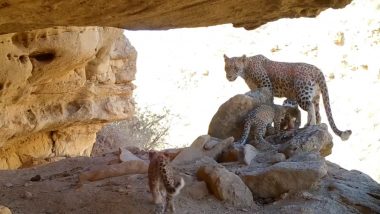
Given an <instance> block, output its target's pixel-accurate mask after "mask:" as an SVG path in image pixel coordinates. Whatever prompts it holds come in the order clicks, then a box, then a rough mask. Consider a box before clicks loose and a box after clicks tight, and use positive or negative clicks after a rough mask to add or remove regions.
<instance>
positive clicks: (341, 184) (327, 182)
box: [262, 161, 380, 214]
mask: <svg viewBox="0 0 380 214" xmlns="http://www.w3.org/2000/svg"><path fill="white" fill-rule="evenodd" d="M326 164H327V170H328V173H327V175H326V176H325V177H323V178H322V179H321V182H320V184H319V185H318V188H314V189H311V190H310V191H309V192H307V193H305V192H304V193H300V194H298V193H296V194H289V195H288V196H287V197H285V198H283V199H282V200H279V201H276V202H275V203H272V204H269V205H267V206H264V207H263V212H262V213H289V214H293V213H380V185H379V184H378V183H377V182H376V181H374V180H373V179H371V178H370V177H369V176H368V175H366V174H364V173H362V172H359V171H356V170H351V171H348V170H345V169H343V168H341V167H339V166H338V165H336V164H333V163H330V162H328V161H327V162H326Z"/></svg>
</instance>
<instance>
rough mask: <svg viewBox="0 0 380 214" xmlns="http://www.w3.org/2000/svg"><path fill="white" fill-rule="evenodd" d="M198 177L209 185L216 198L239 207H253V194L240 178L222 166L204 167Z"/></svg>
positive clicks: (200, 169)
mask: <svg viewBox="0 0 380 214" xmlns="http://www.w3.org/2000/svg"><path fill="white" fill-rule="evenodd" d="M197 177H198V178H199V179H200V180H203V181H205V182H206V183H207V186H208V188H209V190H210V191H211V192H212V193H213V194H214V195H215V197H216V198H218V199H219V200H222V201H226V202H228V203H232V204H233V205H234V206H237V207H249V206H251V205H253V198H252V194H251V192H250V191H249V189H248V187H247V186H246V185H245V184H244V183H243V182H242V180H241V179H240V178H239V176H237V175H235V174H234V173H232V172H230V171H228V170H227V169H226V168H224V167H223V166H221V165H212V166H202V167H200V168H199V170H198V172H197Z"/></svg>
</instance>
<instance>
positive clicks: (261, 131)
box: [255, 124, 267, 144]
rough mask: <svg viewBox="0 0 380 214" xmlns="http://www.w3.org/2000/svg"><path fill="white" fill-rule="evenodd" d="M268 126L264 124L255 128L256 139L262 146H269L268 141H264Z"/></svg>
mask: <svg viewBox="0 0 380 214" xmlns="http://www.w3.org/2000/svg"><path fill="white" fill-rule="evenodd" d="M266 130H267V126H266V125H264V124H257V125H256V126H255V138H256V139H257V141H258V142H259V143H260V144H267V141H266V140H265V139H264V135H265V132H266Z"/></svg>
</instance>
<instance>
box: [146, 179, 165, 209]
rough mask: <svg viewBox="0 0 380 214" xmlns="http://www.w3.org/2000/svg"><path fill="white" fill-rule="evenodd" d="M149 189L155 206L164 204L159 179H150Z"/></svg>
mask: <svg viewBox="0 0 380 214" xmlns="http://www.w3.org/2000/svg"><path fill="white" fill-rule="evenodd" d="M149 189H150V191H151V193H152V196H153V202H154V203H155V204H162V195H161V192H160V181H159V178H157V177H154V178H152V177H149Z"/></svg>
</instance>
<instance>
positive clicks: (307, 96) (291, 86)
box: [224, 55, 352, 140]
mask: <svg viewBox="0 0 380 214" xmlns="http://www.w3.org/2000/svg"><path fill="white" fill-rule="evenodd" d="M224 61H225V71H226V77H227V79H228V80H229V81H234V80H235V79H236V78H237V77H238V76H240V77H242V78H243V79H244V80H245V82H246V83H247V85H248V87H249V88H250V89H251V90H254V89H256V88H263V87H266V88H269V89H270V90H271V91H272V93H273V96H275V97H286V98H288V99H289V100H294V101H296V102H297V103H298V105H299V106H300V107H301V108H302V109H303V110H305V111H307V124H306V125H315V124H320V123H321V116H320V113H319V100H320V94H322V98H323V103H324V106H325V111H326V115H327V119H328V121H329V124H330V126H331V128H332V130H333V131H334V133H335V134H336V135H338V136H339V137H340V138H341V139H342V140H348V138H349V137H350V136H351V134H352V131H351V130H346V131H340V130H339V129H338V128H337V127H336V125H335V122H334V120H333V117H332V113H331V107H330V101H329V95H328V90H327V85H326V80H325V77H324V76H323V73H322V72H321V70H320V69H318V68H317V67H315V66H314V65H310V64H307V63H287V62H277V61H272V60H270V59H268V58H266V57H265V56H263V55H256V56H252V57H246V56H245V55H243V56H242V57H231V58H229V57H227V56H226V55H224Z"/></svg>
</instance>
